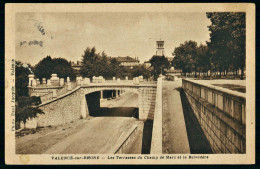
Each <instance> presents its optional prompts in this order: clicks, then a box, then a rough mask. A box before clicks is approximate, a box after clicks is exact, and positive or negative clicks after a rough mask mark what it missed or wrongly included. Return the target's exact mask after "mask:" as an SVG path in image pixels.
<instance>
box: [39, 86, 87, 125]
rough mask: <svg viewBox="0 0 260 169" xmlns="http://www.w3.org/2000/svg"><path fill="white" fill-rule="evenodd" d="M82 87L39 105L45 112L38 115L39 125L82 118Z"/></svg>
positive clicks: (68, 121)
mask: <svg viewBox="0 0 260 169" xmlns="http://www.w3.org/2000/svg"><path fill="white" fill-rule="evenodd" d="M79 89H80V88H77V89H76V90H74V91H71V92H69V93H67V94H65V95H63V96H61V97H58V98H57V99H53V100H51V101H48V102H46V103H43V104H41V105H39V108H40V109H42V110H43V111H44V113H45V114H40V115H38V116H37V126H38V127H44V126H50V125H60V124H66V123H70V122H72V121H74V120H78V119H80V118H82V114H81V98H82V97H81V93H80V90H79Z"/></svg>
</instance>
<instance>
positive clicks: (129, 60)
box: [116, 56, 139, 62]
mask: <svg viewBox="0 0 260 169" xmlns="http://www.w3.org/2000/svg"><path fill="white" fill-rule="evenodd" d="M116 60H117V61H118V62H139V60H138V58H132V57H130V56H126V57H121V56H118V57H117V58H116Z"/></svg>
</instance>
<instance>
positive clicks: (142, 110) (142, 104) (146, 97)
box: [138, 87, 156, 120]
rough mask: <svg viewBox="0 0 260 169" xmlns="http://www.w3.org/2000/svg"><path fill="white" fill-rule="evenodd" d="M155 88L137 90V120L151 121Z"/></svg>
mask: <svg viewBox="0 0 260 169" xmlns="http://www.w3.org/2000/svg"><path fill="white" fill-rule="evenodd" d="M155 98H156V88H153V87H151V88H139V89H138V99H139V101H138V104H139V106H138V107H139V119H140V120H146V119H147V118H149V119H151V120H153V115H154V109H155Z"/></svg>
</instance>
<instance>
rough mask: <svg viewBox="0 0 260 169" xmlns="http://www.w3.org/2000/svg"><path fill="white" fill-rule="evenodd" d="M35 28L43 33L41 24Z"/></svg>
mask: <svg viewBox="0 0 260 169" xmlns="http://www.w3.org/2000/svg"><path fill="white" fill-rule="evenodd" d="M37 28H38V30H39V31H40V32H41V34H42V35H45V31H44V28H43V27H42V26H41V25H38V26H37Z"/></svg>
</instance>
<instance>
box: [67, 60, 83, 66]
mask: <svg viewBox="0 0 260 169" xmlns="http://www.w3.org/2000/svg"><path fill="white" fill-rule="evenodd" d="M70 64H71V66H72V67H76V66H82V62H81V61H77V62H76V63H75V62H71V63H70Z"/></svg>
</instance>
